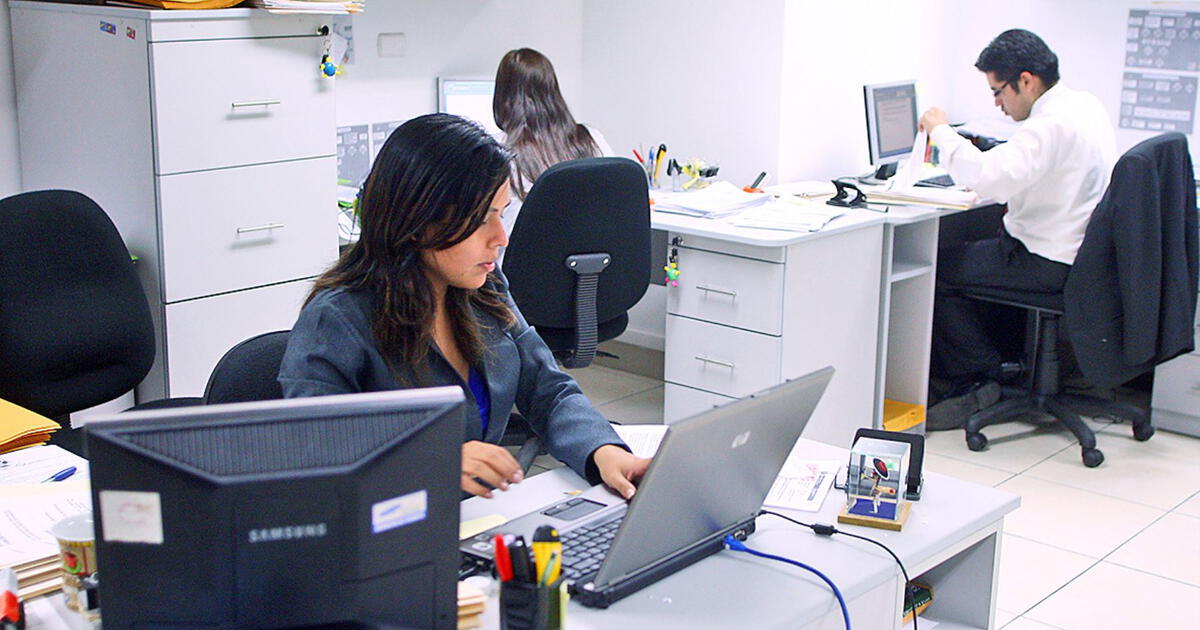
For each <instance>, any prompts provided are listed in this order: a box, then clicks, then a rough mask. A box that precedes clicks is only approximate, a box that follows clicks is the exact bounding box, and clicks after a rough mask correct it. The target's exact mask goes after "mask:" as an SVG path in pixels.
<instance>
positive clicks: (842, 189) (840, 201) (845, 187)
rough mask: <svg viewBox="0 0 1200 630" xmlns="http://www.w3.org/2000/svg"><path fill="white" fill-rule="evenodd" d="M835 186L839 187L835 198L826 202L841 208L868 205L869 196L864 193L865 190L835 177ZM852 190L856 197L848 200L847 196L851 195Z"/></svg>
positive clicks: (864, 206)
mask: <svg viewBox="0 0 1200 630" xmlns="http://www.w3.org/2000/svg"><path fill="white" fill-rule="evenodd" d="M833 187H834V188H836V189H837V194H836V195H834V196H833V199H829V200H827V201H826V202H825V203H827V204H829V205H831V206H837V207H839V208H866V207H867V196H866V195H864V194H863V191H862V190H861V189H859V187H858V186H855V185H854V184H852V183H850V182H844V181H841V180H837V179H835V180H833ZM850 190H853V191H854V198H853V199H849V200H847V197H849V196H850V192H849V191H850Z"/></svg>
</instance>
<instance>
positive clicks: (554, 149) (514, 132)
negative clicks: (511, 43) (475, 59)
mask: <svg viewBox="0 0 1200 630" xmlns="http://www.w3.org/2000/svg"><path fill="white" fill-rule="evenodd" d="M492 116H493V117H494V118H495V120H496V126H498V127H500V130H501V131H502V132H503V136H502V137H501V138H500V141H501V142H502V143H504V144H505V145H507V146H508V148H509V149H511V150H512V151H513V153H514V154H515V157H514V160H513V170H512V176H511V178H510V179H511V184H512V196H513V197H514V199H513V202H512V205H511V206H510V207H509V211H508V212H506V213H505V220H504V225H505V228H507V229H508V230H509V231H511V230H512V226H513V224H514V223H515V222H516V220H517V214H518V212H520V204H521V201H524V199H525V195H526V194H528V193H529V189H530V187H532V186H533V182H535V181H537V178H538V176H540V175H541V174H542V172H543V171H545V170H546V169H548V168H550V167H551V166H554V165H555V164H558V163H559V162H565V161H567V160H577V159H580V158H589V157H611V156H612V155H613V151H612V147H609V146H608V142H607V141H606V140H605V139H604V136H602V135H600V132H599V131H596V130H595V129H593V128H592V127H589V126H587V125H582V124H579V123H577V122H575V117H574V116H572V115H571V110H570V109H569V108H568V107H567V102H566V101H565V100H563V96H562V92H561V91H560V90H559V88H558V76H557V75H556V74H555V73H554V65H553V64H551V63H550V60H549V59H547V58H546V56H545V55H543V54H542V53H540V52H538V51H536V50H533V49H532V48H518V49H516V50H510V51H508V53H506V54H505V55H504V57H503V58H501V59H500V66H499V67H498V68H497V69H496V90H495V93H494V95H493V96H492Z"/></svg>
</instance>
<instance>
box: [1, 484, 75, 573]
mask: <svg viewBox="0 0 1200 630" xmlns="http://www.w3.org/2000/svg"><path fill="white" fill-rule="evenodd" d="M0 505H2V506H3V507H0V567H4V566H10V565H14V564H23V563H26V562H29V561H32V560H38V559H41V558H46V557H50V556H54V555H56V554H57V553H58V542H57V541H56V540H55V539H54V536H52V535H51V534H50V527H51V526H52V525H54V524H55V523H57V522H58V521H60V520H62V519H64V518H66V517H68V516H73V515H75V514H83V513H87V512H91V511H92V497H91V491H90V489H89V486H88V484H87V483H86V482H59V483H44V484H37V485H35V486H32V487H31V486H3V487H0Z"/></svg>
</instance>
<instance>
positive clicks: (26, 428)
mask: <svg viewBox="0 0 1200 630" xmlns="http://www.w3.org/2000/svg"><path fill="white" fill-rule="evenodd" d="M61 428H62V426H61V425H59V424H58V423H57V422H55V421H53V420H51V419H49V418H46V417H44V416H40V415H38V414H36V413H34V412H32V411H30V410H28V409H25V408H24V407H18V406H16V405H14V404H12V403H10V402H8V401H6V400H0V453H7V452H8V451H15V450H17V449H19V448H25V447H27V446H35V445H37V444H45V443H46V441H47V440H49V439H50V434H51V433H54V432H55V431H57V430H59V429H61Z"/></svg>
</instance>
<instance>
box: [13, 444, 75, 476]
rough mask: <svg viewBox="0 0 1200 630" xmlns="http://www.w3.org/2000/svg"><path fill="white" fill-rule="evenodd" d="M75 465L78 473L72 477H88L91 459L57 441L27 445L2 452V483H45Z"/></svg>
mask: <svg viewBox="0 0 1200 630" xmlns="http://www.w3.org/2000/svg"><path fill="white" fill-rule="evenodd" d="M71 466H74V467H75V474H74V475H72V476H71V477H70V478H75V477H78V478H80V479H84V478H86V477H87V476H88V463H87V460H86V459H84V458H82V457H80V456H78V455H76V454H74V453H72V452H70V451H67V450H65V449H63V448H60V447H58V446H55V445H53V444H47V445H45V446H32V447H30V448H23V449H21V450H19V451H13V452H11V453H5V454H3V455H0V484H3V485H10V484H33V483H41V482H43V481H45V480H46V479H47V478H49V477H50V476H51V475H53V474H55V473H58V472H60V471H63V470H66V469H67V468H70V467H71ZM55 483H61V482H55Z"/></svg>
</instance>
